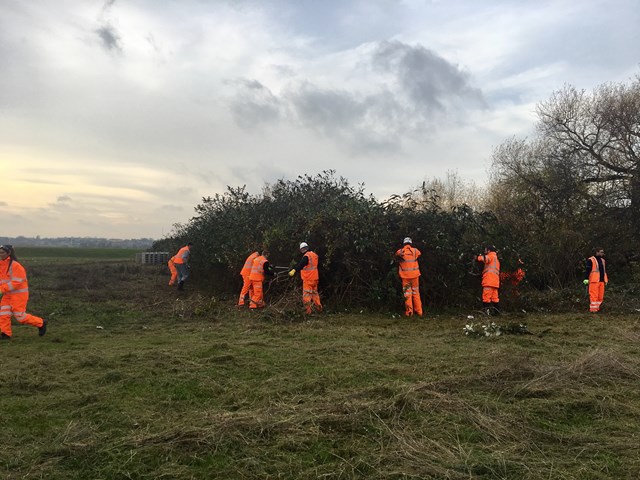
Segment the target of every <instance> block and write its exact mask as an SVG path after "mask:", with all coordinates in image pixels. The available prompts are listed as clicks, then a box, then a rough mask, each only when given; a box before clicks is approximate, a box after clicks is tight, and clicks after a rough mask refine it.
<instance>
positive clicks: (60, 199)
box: [57, 195, 71, 203]
mask: <svg viewBox="0 0 640 480" xmlns="http://www.w3.org/2000/svg"><path fill="white" fill-rule="evenodd" d="M70 201H71V197H70V196H69V195H62V196H60V197H58V199H57V202H58V203H62V202H70Z"/></svg>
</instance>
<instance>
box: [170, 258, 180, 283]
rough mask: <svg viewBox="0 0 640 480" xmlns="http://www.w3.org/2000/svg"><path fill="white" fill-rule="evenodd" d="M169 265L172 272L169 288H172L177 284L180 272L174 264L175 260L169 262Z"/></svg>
mask: <svg viewBox="0 0 640 480" xmlns="http://www.w3.org/2000/svg"><path fill="white" fill-rule="evenodd" d="M167 265H169V271H170V272H171V279H170V280H169V286H171V285H173V284H174V283H176V279H177V278H178V270H177V269H176V264H175V263H173V260H169V262H168V263H167Z"/></svg>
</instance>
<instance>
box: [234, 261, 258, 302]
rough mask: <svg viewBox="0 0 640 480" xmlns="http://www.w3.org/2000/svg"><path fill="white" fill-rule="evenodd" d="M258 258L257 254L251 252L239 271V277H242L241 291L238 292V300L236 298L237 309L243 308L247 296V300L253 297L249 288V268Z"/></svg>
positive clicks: (251, 289)
mask: <svg viewBox="0 0 640 480" xmlns="http://www.w3.org/2000/svg"><path fill="white" fill-rule="evenodd" d="M259 256H260V254H259V253H258V252H253V253H252V254H251V255H249V256H248V257H247V259H246V260H245V261H244V265H243V266H242V269H241V270H240V276H241V277H242V290H241V291H240V298H238V306H239V307H242V306H244V299H245V297H246V296H247V295H249V298H251V296H252V295H253V288H252V287H251V280H249V277H250V276H251V267H253V261H254V260H255V259H256V258H258V257H259Z"/></svg>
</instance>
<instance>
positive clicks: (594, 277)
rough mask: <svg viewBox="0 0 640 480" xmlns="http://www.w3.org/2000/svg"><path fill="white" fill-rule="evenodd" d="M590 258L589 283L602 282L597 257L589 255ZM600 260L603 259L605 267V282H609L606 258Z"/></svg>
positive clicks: (603, 266)
mask: <svg viewBox="0 0 640 480" xmlns="http://www.w3.org/2000/svg"><path fill="white" fill-rule="evenodd" d="M589 260H591V273H590V274H589V283H600V268H599V266H598V260H597V259H596V257H589ZM600 261H602V268H603V269H604V283H609V277H608V276H607V267H606V264H605V261H604V258H601V259H600ZM614 273H615V272H614Z"/></svg>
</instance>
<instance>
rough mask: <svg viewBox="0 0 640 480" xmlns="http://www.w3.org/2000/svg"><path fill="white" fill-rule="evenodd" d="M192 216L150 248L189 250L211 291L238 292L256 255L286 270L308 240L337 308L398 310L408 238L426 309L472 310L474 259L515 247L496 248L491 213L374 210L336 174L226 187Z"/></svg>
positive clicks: (431, 204) (423, 200) (422, 196)
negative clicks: (488, 250)
mask: <svg viewBox="0 0 640 480" xmlns="http://www.w3.org/2000/svg"><path fill="white" fill-rule="evenodd" d="M196 212H197V215H196V216H195V217H194V218H192V219H191V220H190V221H189V222H188V223H187V224H186V225H178V226H176V229H175V232H174V236H173V237H172V238H168V239H164V240H162V241H161V242H157V244H156V245H155V248H157V249H160V248H162V249H168V250H171V251H175V250H177V248H179V246H180V245H181V244H183V243H185V242H186V241H187V240H188V241H192V242H193V243H194V248H193V264H194V270H195V271H197V272H199V273H200V276H201V277H202V276H205V277H206V278H207V279H208V280H209V281H208V282H207V283H210V284H211V285H210V286H211V287H212V288H215V289H223V290H224V289H226V290H229V289H231V288H233V289H237V287H238V285H239V276H238V273H239V270H240V268H241V266H242V264H243V262H244V259H245V257H246V256H247V255H248V254H249V253H250V252H252V251H254V250H256V249H260V248H263V247H264V248H268V249H269V251H270V252H271V257H270V261H271V263H272V264H274V265H280V266H291V265H293V264H295V263H296V262H297V261H298V260H299V258H300V254H299V253H298V245H299V243H300V242H301V241H306V242H308V243H309V244H310V245H311V247H312V248H313V249H314V250H315V251H316V252H317V253H318V255H320V257H321V270H320V272H321V281H320V288H321V291H322V294H323V297H324V299H325V303H328V304H331V303H336V304H340V305H344V306H349V305H351V306H366V307H367V308H386V307H392V306H393V308H396V306H397V305H399V303H401V302H402V299H401V293H400V280H399V279H398V278H397V264H396V263H395V262H394V255H393V254H394V252H395V251H396V250H397V249H398V248H400V247H401V242H402V239H403V238H404V237H405V236H411V237H412V238H413V240H414V246H415V247H417V248H419V249H420V250H421V251H422V253H423V256H422V260H421V269H422V274H423V277H422V279H423V280H422V287H423V295H424V297H425V303H426V304H427V306H430V307H439V306H456V305H469V304H471V303H473V302H475V301H476V299H477V296H478V294H479V291H480V286H479V283H480V281H479V276H478V274H479V270H477V267H475V265H474V263H473V258H474V256H475V255H477V254H478V253H480V252H481V250H482V246H483V245H484V244H486V243H487V242H489V241H491V242H493V243H496V244H499V245H498V246H499V247H500V248H502V247H504V249H505V251H508V250H509V248H511V247H512V246H510V245H507V244H506V243H504V242H503V243H502V244H500V242H499V241H500V240H501V238H500V237H499V235H500V225H499V224H498V222H497V221H496V219H495V218H494V217H493V215H491V214H490V213H487V212H477V211H475V210H474V209H472V208H471V207H469V206H466V205H461V206H459V207H455V208H453V209H452V210H450V211H443V210H442V209H441V208H440V207H439V206H438V202H437V198H436V197H435V194H434V193H433V192H431V191H429V190H426V189H424V188H423V189H418V190H416V191H413V192H409V193H407V194H405V195H402V196H394V197H392V198H390V199H388V200H387V201H385V202H379V201H377V200H376V199H375V198H374V197H372V196H370V195H366V194H365V192H364V187H363V186H362V185H359V186H357V187H354V186H352V185H350V184H349V182H348V181H347V180H346V179H344V178H342V177H336V176H335V174H334V172H333V171H325V172H323V173H321V174H318V175H316V176H303V177H298V178H297V179H296V180H294V181H285V180H280V181H278V182H276V183H275V184H273V185H267V186H266V187H265V188H264V191H263V192H262V194H260V195H251V194H249V193H248V192H247V191H246V189H245V188H244V187H239V188H231V187H229V188H228V190H227V191H226V192H225V193H224V194H220V195H215V196H214V197H207V198H204V199H203V202H202V203H201V204H200V205H198V206H197V207H196ZM505 241H506V242H510V241H511V240H510V239H508V238H507V237H505ZM507 263H509V262H507Z"/></svg>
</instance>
